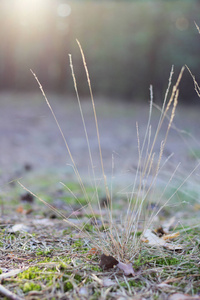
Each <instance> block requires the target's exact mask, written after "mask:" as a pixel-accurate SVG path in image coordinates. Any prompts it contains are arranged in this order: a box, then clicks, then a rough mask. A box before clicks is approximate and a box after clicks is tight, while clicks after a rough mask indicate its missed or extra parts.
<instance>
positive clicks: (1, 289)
mask: <svg viewBox="0 0 200 300" xmlns="http://www.w3.org/2000/svg"><path fill="white" fill-rule="evenodd" d="M0 294H2V295H4V296H5V297H7V298H8V299H11V300H23V298H21V297H19V296H17V295H15V294H14V293H12V292H11V291H9V290H8V289H6V288H5V287H4V286H3V285H1V284H0Z"/></svg>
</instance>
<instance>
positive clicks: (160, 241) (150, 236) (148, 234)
mask: <svg viewBox="0 0 200 300" xmlns="http://www.w3.org/2000/svg"><path fill="white" fill-rule="evenodd" d="M178 235H179V233H174V234H172V235H168V237H167V239H172V238H175V237H176V236H178ZM143 237H144V239H143V242H145V243H148V244H149V245H152V246H163V247H165V248H167V249H169V250H181V249H183V247H182V246H181V245H176V244H172V243H168V242H166V240H165V239H164V238H163V236H162V237H158V236H157V235H156V234H155V233H154V232H153V231H151V230H150V229H147V230H146V231H145V232H144V234H143Z"/></svg>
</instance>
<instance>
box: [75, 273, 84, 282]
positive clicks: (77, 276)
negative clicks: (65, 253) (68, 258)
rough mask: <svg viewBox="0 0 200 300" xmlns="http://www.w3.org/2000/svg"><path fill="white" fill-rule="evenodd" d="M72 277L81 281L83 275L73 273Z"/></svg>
mask: <svg viewBox="0 0 200 300" xmlns="http://www.w3.org/2000/svg"><path fill="white" fill-rule="evenodd" d="M74 279H75V280H76V281H78V282H81V281H82V280H83V277H82V276H81V275H79V274H75V276H74Z"/></svg>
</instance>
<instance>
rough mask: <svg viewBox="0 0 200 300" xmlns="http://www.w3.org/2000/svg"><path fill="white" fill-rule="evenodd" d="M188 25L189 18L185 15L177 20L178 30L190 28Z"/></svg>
mask: <svg viewBox="0 0 200 300" xmlns="http://www.w3.org/2000/svg"><path fill="white" fill-rule="evenodd" d="M188 27H189V22H188V19H186V18H185V17H180V18H178V19H177V20H176V28H177V29H178V30H181V31H184V30H186V29H188Z"/></svg>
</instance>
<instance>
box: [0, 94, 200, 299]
mask: <svg viewBox="0 0 200 300" xmlns="http://www.w3.org/2000/svg"><path fill="white" fill-rule="evenodd" d="M48 100H49V102H50V103H51V105H52V108H53V110H54V113H55V115H56V117H57V119H58V121H59V123H60V126H61V128H62V130H63V133H64V135H65V137H66V140H67V143H68V146H69V148H70V151H71V153H72V155H73V158H74V161H75V163H76V166H77V169H78V170H79V173H80V175H81V178H82V180H83V182H84V183H85V185H86V192H87V193H88V195H92V193H93V189H92V186H93V179H92V175H91V174H92V172H91V166H90V159H89V155H88V148H87V143H86V139H85V133H84V130H83V124H82V120H81V115H80V111H79V107H78V104H77V100H76V99H75V98H74V99H73V98H70V97H68V96H66V97H64V96H58V95H52V94H50V95H49V96H48ZM180 102H181V101H180ZM82 107H83V112H84V116H85V122H86V127H87V132H88V137H89V141H90V146H91V151H92V155H93V161H94V166H95V168H94V170H95V173H96V177H97V178H98V181H99V182H100V183H99V189H98V191H99V197H100V201H102V202H103V199H104V198H105V192H104V188H103V184H101V183H102V181H103V180H102V173H101V164H100V159H99V150H98V140H97V135H96V128H95V122H94V116H93V112H92V105H91V102H90V101H89V100H88V99H84V100H83V101H82ZM0 108H1V109H0V141H1V142H0V187H1V190H0V204H1V212H0V230H1V231H0V253H1V255H0V272H1V273H2V274H1V275H0V279H1V285H0V288H1V287H2V286H3V287H4V288H6V290H7V291H10V292H12V293H13V294H11V295H10V296H9V295H8V294H7V297H8V298H10V299H169V300H181V299H188V300H189V299H200V288H199V287H200V278H199V277H200V262H199V254H200V253H199V245H200V239H199V233H200V228H199V221H198V220H199V217H200V189H199V178H200V177H199V176H200V170H199V168H197V169H196V170H195V172H194V173H193V174H192V175H191V176H190V178H189V179H188V180H187V182H186V184H185V185H186V186H184V189H183V191H182V190H180V191H178V192H177V193H176V195H175V197H173V198H172V201H171V202H170V204H168V205H167V206H166V207H164V209H163V210H162V212H161V214H160V215H159V216H158V217H157V218H156V222H155V224H154V225H153V226H154V227H153V229H152V228H151V230H156V229H157V228H158V227H161V226H164V224H165V225H166V223H167V224H168V225H167V227H168V229H169V232H168V233H174V232H176V233H177V232H178V235H177V236H176V237H177V238H176V240H175V241H173V242H172V243H175V244H173V245H179V246H180V248H179V249H178V247H177V248H176V246H175V248H173V250H172V249H169V248H168V247H163V245H159V246H158V245H148V243H143V245H142V246H141V250H140V253H138V254H137V255H136V256H135V257H134V259H133V261H131V263H132V266H133V269H134V272H135V273H134V275H133V274H131V275H129V276H125V275H124V273H123V272H122V271H121V270H119V269H118V268H111V269H108V270H107V269H106V270H105V269H104V270H103V269H102V268H101V267H100V266H99V262H100V256H101V254H102V253H101V254H100V253H99V252H98V251H95V250H94V247H93V245H92V243H91V242H90V241H89V240H88V239H87V238H85V236H84V235H83V234H82V232H79V231H77V230H76V229H72V228H71V227H69V225H68V224H67V223H66V222H64V221H63V220H62V218H60V217H58V216H57V215H56V214H55V213H54V212H52V211H51V210H50V209H49V208H47V207H46V206H44V204H42V203H40V202H39V200H38V199H37V198H35V197H33V196H32V195H31V194H30V193H28V192H27V191H25V190H23V188H22V187H21V186H20V185H19V184H18V181H20V182H21V183H22V184H23V185H24V186H25V187H26V188H27V189H29V190H30V191H31V192H33V193H35V194H37V195H38V196H39V197H41V198H43V199H44V200H45V201H47V202H48V203H50V204H51V205H53V206H54V207H55V208H56V209H58V210H59V211H60V212H62V213H63V214H64V215H65V216H66V217H69V216H70V219H73V220H76V222H77V224H84V226H85V230H86V231H88V232H89V234H91V235H92V234H93V231H95V228H94V226H93V223H92V221H91V215H90V216H89V214H87V213H85V212H83V210H82V207H83V206H84V205H86V204H87V203H86V200H85V199H84V197H83V195H82V194H81V190H80V187H79V185H78V180H77V177H76V176H75V174H74V169H73V166H72V161H71V160H70V156H69V154H68V152H67V149H66V146H65V143H64V142H63V139H62V137H61V134H60V132H59V130H58V127H57V125H56V123H55V121H54V119H53V116H52V114H51V112H50V110H49V108H48V106H47V104H46V103H45V100H44V99H43V97H42V95H41V94H39V93H38V94H28V93H27V94H26V93H23V94H20V93H15V94H14V93H13V94H12V93H4V94H0ZM96 110H97V117H98V125H99V131H100V140H101V148H102V154H103V161H104V167H105V173H106V174H107V180H108V186H109V188H110V189H111V190H112V195H113V199H114V200H115V204H114V209H115V212H114V215H115V216H116V219H117V218H118V217H119V215H120V214H121V212H122V211H123V210H124V209H126V207H127V193H128V192H127V191H128V188H129V185H130V184H133V182H134V176H135V172H136V169H137V163H138V138H137V134H136V122H138V127H139V137H140V143H142V139H143V138H144V135H145V128H146V124H147V120H148V111H149V104H148V102H147V103H146V104H145V103H142V104H140V103H139V102H137V103H135V104H133V103H130V102H129V103H128V102H122V101H117V100H116V101H114V100H112V99H104V98H100V97H98V99H96ZM199 110H200V107H199V106H196V107H190V106H184V105H182V104H181V103H179V105H178V107H177V110H176V116H175V121H174V124H173V127H172V129H171V130H170V133H169V137H168V140H167V144H166V147H165V150H164V153H163V158H162V159H163V160H166V159H167V158H168V157H169V156H170V155H171V153H174V154H173V156H172V157H171V158H170V159H169V161H168V162H167V164H166V166H165V168H164V170H162V173H161V174H160V176H159V179H158V180H157V185H158V190H159V189H163V186H165V184H166V180H167V179H166V178H168V180H169V177H170V175H171V174H172V173H173V171H174V169H175V167H176V166H177V165H178V164H179V162H180V163H181V165H180V167H179V169H178V171H177V175H176V177H175V179H176V180H173V181H172V183H173V184H170V185H169V189H168V190H167V197H170V194H173V193H174V191H175V190H176V189H177V188H178V185H179V184H180V180H184V179H185V178H186V177H187V176H188V175H189V174H190V173H191V172H192V170H194V168H195V167H196V166H197V165H198V163H199V159H200V130H199V128H200V118H199ZM159 115H160V114H159V111H158V110H157V109H156V108H154V111H153V117H152V122H151V124H152V136H153V132H155V130H156V124H157V122H158V120H159ZM167 124H168V123H167V122H166V123H164V124H163V129H162V130H161V132H160V135H159V138H158V141H157V143H156V145H155V152H156V153H159V151H160V142H161V141H162V139H163V138H164V133H163V132H164V130H166V128H167ZM162 134H163V136H162ZM60 182H62V183H64V184H65V185H67V188H68V189H67V190H66V188H65V187H63V185H62V184H61V183H60ZM69 190H70V191H72V192H73V194H74V195H75V197H73V196H72V193H70V192H69ZM91 198H93V197H92V196H91ZM80 204H81V205H82V206H80ZM103 209H104V208H102V210H103ZM94 210H95V214H96V216H97V219H98V215H100V212H99V208H98V206H96V203H94ZM77 217H79V219H78V220H77V219H76V218H77ZM99 218H100V217H99ZM74 222H75V221H74ZM169 224H170V226H169ZM16 225H17V226H16ZM101 225H102V224H100V225H99V226H101ZM158 248H159V251H158ZM91 249H92V250H91ZM0 291H1V289H0ZM12 297H15V298H12ZM5 299H6V298H5Z"/></svg>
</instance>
